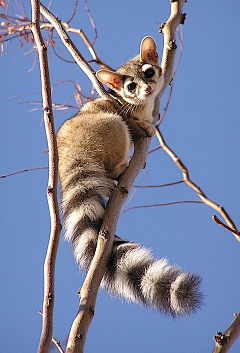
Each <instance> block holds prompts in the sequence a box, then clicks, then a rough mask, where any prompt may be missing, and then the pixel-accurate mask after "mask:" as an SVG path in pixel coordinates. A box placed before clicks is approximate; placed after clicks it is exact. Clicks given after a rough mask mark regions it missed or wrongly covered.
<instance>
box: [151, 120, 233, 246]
mask: <svg viewBox="0 0 240 353" xmlns="http://www.w3.org/2000/svg"><path fill="white" fill-rule="evenodd" d="M156 135H157V138H158V140H159V142H160V144H161V147H162V149H163V150H164V151H165V152H166V153H167V154H168V155H169V156H170V157H171V159H172V160H173V162H174V163H175V164H176V165H177V167H178V168H179V169H180V170H181V172H182V175H183V180H184V182H185V184H187V185H188V186H189V187H190V188H191V189H192V190H193V191H195V192H196V193H197V195H198V196H199V198H200V199H201V200H202V201H203V202H204V203H205V204H206V205H208V206H209V207H211V208H213V209H214V210H216V211H217V212H219V213H220V215H221V216H222V217H223V219H224V220H225V221H226V222H227V224H228V225H229V227H230V228H232V229H233V230H234V231H236V233H233V234H234V236H235V238H236V239H237V240H238V241H240V237H239V235H238V234H239V232H238V230H237V228H236V226H235V224H234V223H233V221H232V219H231V218H230V216H229V215H228V213H227V212H226V211H225V209H224V208H223V207H222V206H220V205H218V204H217V203H215V202H214V201H212V200H210V199H209V198H208V197H207V196H206V195H205V194H204V193H203V191H202V190H201V189H200V188H199V187H198V186H197V185H196V184H195V183H194V182H193V181H192V180H191V179H190V177H189V172H188V169H187V168H186V167H185V165H184V164H183V163H182V161H181V160H180V159H179V158H178V156H177V155H176V154H175V153H174V152H173V151H172V150H171V149H170V147H168V146H167V144H166V142H165V140H164V139H163V136H162V134H161V132H160V130H159V127H157V128H156Z"/></svg>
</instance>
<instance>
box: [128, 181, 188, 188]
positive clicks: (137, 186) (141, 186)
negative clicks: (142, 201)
mask: <svg viewBox="0 0 240 353" xmlns="http://www.w3.org/2000/svg"><path fill="white" fill-rule="evenodd" d="M182 183H184V180H179V181H174V182H172V183H166V184H160V185H133V187H134V188H139V189H148V188H163V187H166V186H172V185H178V184H182Z"/></svg>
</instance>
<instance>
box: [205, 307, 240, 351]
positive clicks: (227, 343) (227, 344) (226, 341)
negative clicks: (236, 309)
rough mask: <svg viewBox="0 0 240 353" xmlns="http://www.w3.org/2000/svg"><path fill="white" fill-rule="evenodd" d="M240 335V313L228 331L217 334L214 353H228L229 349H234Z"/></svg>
mask: <svg viewBox="0 0 240 353" xmlns="http://www.w3.org/2000/svg"><path fill="white" fill-rule="evenodd" d="M239 335H240V313H238V314H237V315H236V317H235V319H234V320H233V322H232V323H231V324H230V326H229V327H228V328H227V330H226V331H225V332H224V333H222V332H217V334H216V335H215V336H214V337H213V338H214V340H215V347H214V349H213V352H212V353H227V352H229V349H230V348H231V347H232V345H233V344H234V342H235V341H236V340H237V338H238V337H239Z"/></svg>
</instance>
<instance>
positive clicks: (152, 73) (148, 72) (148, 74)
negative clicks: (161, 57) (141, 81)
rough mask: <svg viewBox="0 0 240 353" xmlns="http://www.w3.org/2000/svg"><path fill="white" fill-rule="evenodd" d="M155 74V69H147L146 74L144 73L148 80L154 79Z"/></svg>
mask: <svg viewBox="0 0 240 353" xmlns="http://www.w3.org/2000/svg"><path fill="white" fill-rule="evenodd" d="M154 74H155V71H154V70H153V69H147V70H146V71H145V72H144V75H145V77H146V78H152V77H153V76H154Z"/></svg>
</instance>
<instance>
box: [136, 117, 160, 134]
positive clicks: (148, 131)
mask: <svg viewBox="0 0 240 353" xmlns="http://www.w3.org/2000/svg"><path fill="white" fill-rule="evenodd" d="M135 123H136V124H138V126H140V127H141V128H142V129H143V130H144V131H145V132H146V134H147V136H148V137H152V136H154V135H155V132H156V131H155V126H154V125H153V124H151V123H148V122H146V121H141V120H135Z"/></svg>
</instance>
